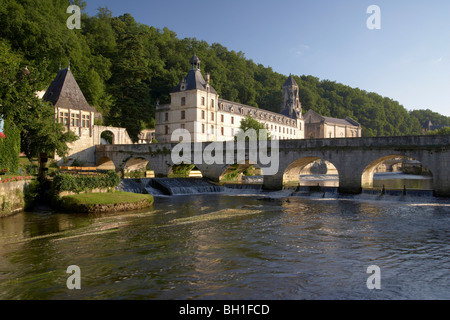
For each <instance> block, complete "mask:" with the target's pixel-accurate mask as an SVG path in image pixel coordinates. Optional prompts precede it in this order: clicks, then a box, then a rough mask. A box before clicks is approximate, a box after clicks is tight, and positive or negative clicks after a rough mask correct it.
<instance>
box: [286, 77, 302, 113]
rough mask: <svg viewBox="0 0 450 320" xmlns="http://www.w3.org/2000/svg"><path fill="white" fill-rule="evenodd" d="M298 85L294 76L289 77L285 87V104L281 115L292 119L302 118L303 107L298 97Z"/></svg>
mask: <svg viewBox="0 0 450 320" xmlns="http://www.w3.org/2000/svg"><path fill="white" fill-rule="evenodd" d="M298 93H299V89H298V84H297V82H295V79H294V77H293V76H292V75H289V78H287V80H286V82H285V83H284V85H283V104H282V105H281V114H283V115H285V116H288V117H290V118H292V119H301V118H302V105H301V103H300V99H299V96H298Z"/></svg>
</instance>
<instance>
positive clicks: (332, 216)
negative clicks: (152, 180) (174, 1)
mask: <svg viewBox="0 0 450 320" xmlns="http://www.w3.org/2000/svg"><path fill="white" fill-rule="evenodd" d="M252 192H253V191H251V190H247V192H244V191H242V190H241V191H237V192H235V193H229V194H226V193H220V194H204V195H192V194H191V195H187V196H172V197H158V198H156V201H155V203H154V205H153V207H152V208H151V209H148V210H144V211H138V212H128V213H116V214H102V215H84V214H70V215H69V214H62V213H55V212H50V211H45V210H44V209H42V210H40V211H38V212H32V213H20V214H17V215H14V216H11V217H6V218H2V219H0V299H170V300H172V299H283V300H298V299H450V267H449V266H450V201H449V200H440V199H435V198H429V197H418V198H417V197H408V196H406V197H405V196H399V197H389V196H382V197H381V196H370V195H361V196H355V197H345V198H338V197H333V196H329V195H326V196H325V195H322V196H321V195H317V196H314V195H312V196H295V197H293V196H291V197H285V196H286V195H288V194H287V193H283V192H278V193H271V194H268V196H269V197H263V195H262V194H259V192H260V191H254V192H258V194H254V195H252ZM324 196H325V197H324ZM71 265H76V266H78V267H79V268H80V270H81V289H80V290H69V289H68V288H67V285H66V281H67V279H68V277H69V276H70V274H68V273H66V271H67V268H68V267H69V266H71ZM371 265H376V266H378V267H379V268H380V279H381V289H380V290H369V289H368V287H367V279H368V278H369V277H370V276H371V274H368V273H367V269H368V267H369V266H371Z"/></svg>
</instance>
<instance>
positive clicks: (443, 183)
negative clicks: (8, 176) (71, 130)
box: [96, 135, 450, 196]
mask: <svg viewBox="0 0 450 320" xmlns="http://www.w3.org/2000/svg"><path fill="white" fill-rule="evenodd" d="M274 145H276V147H274V146H273V145H271V144H269V151H270V153H272V152H278V160H279V166H278V171H277V172H276V173H274V174H271V175H266V176H265V177H264V186H265V187H266V188H268V189H280V188H282V186H283V176H284V175H285V173H286V172H287V171H289V170H291V169H292V168H293V167H295V165H298V166H299V168H298V169H301V167H302V166H305V165H307V164H308V163H310V162H311V161H314V160H315V159H322V160H326V161H329V162H330V163H332V164H333V165H334V166H335V167H336V169H337V170H338V173H339V186H340V191H341V192H345V193H359V192H361V190H362V186H363V183H364V184H367V182H368V181H369V180H370V179H372V177H373V170H374V169H375V167H376V166H377V164H379V163H380V162H382V161H384V160H387V159H392V158H393V157H410V158H413V159H415V160H418V161H420V162H421V163H422V164H423V165H425V166H426V167H427V168H428V169H429V170H430V171H431V172H432V174H433V179H434V189H435V192H436V195H440V196H450V170H448V168H450V136H433V135H430V136H404V137H376V138H348V139H312V140H310V139H304V140H281V141H277V143H276V144H274ZM186 146H190V148H186V149H184V150H185V151H186V150H188V151H187V152H185V154H184V153H183V157H184V159H185V160H186V161H185V163H188V162H189V160H190V162H191V163H194V164H196V165H197V167H198V168H199V170H200V171H202V173H203V175H204V177H208V178H210V179H212V180H215V181H217V180H218V178H219V176H220V174H221V173H222V172H223V170H224V169H226V168H227V165H231V164H232V163H230V161H231V162H233V163H236V161H237V160H238V158H237V155H238V154H239V152H244V154H245V159H246V160H249V159H250V158H251V157H250V152H249V143H248V142H247V143H246V145H245V147H244V150H242V148H239V147H238V145H237V144H235V143H233V141H231V142H215V143H211V142H203V143H189V144H186ZM230 146H232V147H231V148H232V150H231V151H230V150H229V152H228V153H227V152H226V150H227V147H230ZM179 149H180V144H178V143H171V144H170V143H169V144H146V145H142V144H132V145H101V146H97V148H96V155H97V161H98V160H99V159H100V158H105V157H106V158H109V159H111V160H112V161H113V162H114V164H115V166H116V168H120V167H121V166H123V164H124V163H125V162H126V160H127V159H130V158H137V157H141V158H144V159H147V160H148V161H149V162H150V167H151V168H152V169H153V170H155V173H156V174H159V175H165V174H167V173H168V172H169V170H170V167H171V166H173V165H174V162H173V159H172V158H173V157H172V152H173V151H177V150H178V151H179ZM218 150H219V151H220V150H224V152H223V153H222V154H221V155H220V154H219V155H218V154H216V153H217V152H219V151H218ZM205 153H206V154H209V155H210V156H212V157H213V158H214V159H215V160H216V162H215V163H205V161H204V160H205V157H204V155H205ZM199 154H200V156H199ZM199 159H200V162H199ZM302 159H303V160H302ZM308 161H309V162H308ZM256 162H257V163H256V164H257V165H259V166H260V167H264V166H267V164H263V163H261V161H260V158H259V157H258V158H257V161H256ZM297 171H298V170H297ZM293 172H294V173H295V171H293ZM295 174H296V173H295Z"/></svg>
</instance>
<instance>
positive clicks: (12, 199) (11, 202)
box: [0, 181, 29, 217]
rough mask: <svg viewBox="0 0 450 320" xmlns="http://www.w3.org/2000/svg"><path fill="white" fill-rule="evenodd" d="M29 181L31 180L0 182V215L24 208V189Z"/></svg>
mask: <svg viewBox="0 0 450 320" xmlns="http://www.w3.org/2000/svg"><path fill="white" fill-rule="evenodd" d="M28 183H29V181H16V182H8V183H0V217H3V216H8V215H11V214H13V213H16V212H19V211H22V210H23V209H24V206H25V202H24V189H25V186H27V185H28Z"/></svg>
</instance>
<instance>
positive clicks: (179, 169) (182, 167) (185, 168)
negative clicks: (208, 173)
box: [168, 163, 203, 178]
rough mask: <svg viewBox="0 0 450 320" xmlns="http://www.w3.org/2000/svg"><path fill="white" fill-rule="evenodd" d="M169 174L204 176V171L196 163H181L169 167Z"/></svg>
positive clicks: (176, 175)
mask: <svg viewBox="0 0 450 320" xmlns="http://www.w3.org/2000/svg"><path fill="white" fill-rule="evenodd" d="M168 176H169V177H171V176H173V177H175V178H177V177H180V178H181V177H186V178H188V177H194V178H202V177H203V173H202V171H201V170H200V169H199V168H198V167H197V166H196V165H194V164H185V163H181V164H178V165H173V166H171V167H170V169H169V173H168Z"/></svg>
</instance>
